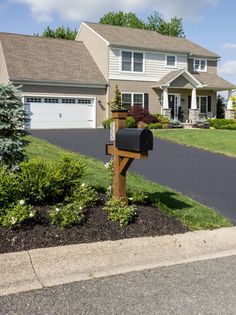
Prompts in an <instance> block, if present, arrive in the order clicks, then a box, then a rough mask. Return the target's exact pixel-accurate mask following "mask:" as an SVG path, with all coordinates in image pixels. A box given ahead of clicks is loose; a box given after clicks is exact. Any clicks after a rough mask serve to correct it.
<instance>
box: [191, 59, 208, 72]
mask: <svg viewBox="0 0 236 315" xmlns="http://www.w3.org/2000/svg"><path fill="white" fill-rule="evenodd" d="M196 60H199V66H200V67H201V61H205V68H204V70H201V69H196ZM193 71H197V72H207V59H199V58H194V59H193Z"/></svg>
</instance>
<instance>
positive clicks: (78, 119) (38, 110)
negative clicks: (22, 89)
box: [25, 97, 96, 129]
mask: <svg viewBox="0 0 236 315" xmlns="http://www.w3.org/2000/svg"><path fill="white" fill-rule="evenodd" d="M25 109H26V111H27V112H28V113H29V114H30V122H29V126H28V127H29V128H30V129H70V128H71V129H73V128H95V127H96V103H95V97H90V98H82V97H81V98H56V97H55V98H49V97H26V98H25Z"/></svg>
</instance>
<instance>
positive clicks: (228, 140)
mask: <svg viewBox="0 0 236 315" xmlns="http://www.w3.org/2000/svg"><path fill="white" fill-rule="evenodd" d="M153 134H154V136H156V137H158V138H161V139H165V140H170V141H174V142H177V143H181V144H185V145H188V146H192V147H196V148H200V149H204V150H208V151H212V152H215V153H221V154H224V155H227V156H230V157H236V130H219V129H209V130H206V129H204V130H203V129H202V130H196V129H194V130H191V129H178V130H177V129H175V130H171V129H166V130H165V129H163V130H153Z"/></svg>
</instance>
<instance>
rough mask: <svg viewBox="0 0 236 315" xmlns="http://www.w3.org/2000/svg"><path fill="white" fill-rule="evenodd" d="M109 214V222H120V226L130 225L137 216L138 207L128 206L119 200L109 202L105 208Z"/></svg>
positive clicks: (114, 199) (113, 199)
mask: <svg viewBox="0 0 236 315" xmlns="http://www.w3.org/2000/svg"><path fill="white" fill-rule="evenodd" d="M103 209H104V210H105V211H107V212H108V220H110V221H118V222H120V226H125V225H128V224H129V223H130V222H131V221H132V220H133V219H134V217H135V215H136V207H135V206H134V205H132V206H126V205H125V203H124V202H123V201H122V200H121V199H119V198H112V199H110V200H108V201H107V202H106V204H105V207H104V208H103Z"/></svg>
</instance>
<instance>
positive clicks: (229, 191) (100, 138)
mask: <svg viewBox="0 0 236 315" xmlns="http://www.w3.org/2000/svg"><path fill="white" fill-rule="evenodd" d="M32 135H33V136H36V137H40V138H43V139H45V140H47V141H48V142H50V143H53V144H56V145H59V146H61V147H63V148H65V149H68V150H71V151H75V152H80V153H82V154H85V155H89V156H92V157H95V158H97V159H100V160H102V161H107V160H108V159H109V157H107V156H106V155H105V144H106V143H109V132H108V131H107V130H103V129H97V130H83V129H79V130H34V131H32ZM131 170H132V171H134V172H136V173H138V174H140V175H143V176H145V177H146V178H148V179H150V180H152V181H154V182H157V183H160V184H162V185H167V186H169V187H171V188H173V189H175V190H177V191H179V192H181V193H183V194H185V195H187V196H189V197H191V198H193V199H196V200H198V201H200V202H201V203H203V204H205V205H207V206H209V207H213V208H214V209H216V210H217V211H218V212H220V213H221V214H223V215H224V216H226V217H228V218H230V219H231V221H232V222H233V223H234V224H236V159H233V158H229V157H225V156H223V155H219V154H214V153H210V152H207V151H203V150H199V149H193V148H190V147H186V146H183V145H179V144H176V143H172V142H168V141H164V140H160V139H157V138H155V139H154V150H153V151H152V152H150V155H149V159H148V160H140V161H138V160H136V161H135V162H134V163H133V164H132V167H131Z"/></svg>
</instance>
